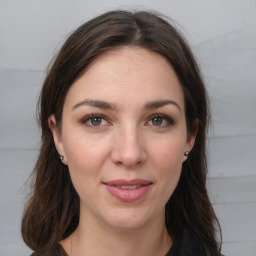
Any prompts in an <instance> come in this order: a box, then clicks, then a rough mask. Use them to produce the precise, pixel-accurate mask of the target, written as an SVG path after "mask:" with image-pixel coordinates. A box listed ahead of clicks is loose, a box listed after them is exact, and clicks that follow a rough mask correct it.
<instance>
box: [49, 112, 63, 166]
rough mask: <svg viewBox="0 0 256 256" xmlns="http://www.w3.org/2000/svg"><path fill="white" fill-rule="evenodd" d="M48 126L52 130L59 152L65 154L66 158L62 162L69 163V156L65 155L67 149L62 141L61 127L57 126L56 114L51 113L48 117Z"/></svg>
mask: <svg viewBox="0 0 256 256" xmlns="http://www.w3.org/2000/svg"><path fill="white" fill-rule="evenodd" d="M48 126H49V128H50V130H51V131H52V136H53V140H54V144H55V147H56V149H57V151H58V153H59V155H61V156H63V157H64V159H63V160H62V163H64V164H67V163H66V161H67V158H66V156H65V151H64V147H63V142H62V136H61V132H60V129H59V127H58V126H57V122H56V118H55V116H54V115H50V116H49V118H48Z"/></svg>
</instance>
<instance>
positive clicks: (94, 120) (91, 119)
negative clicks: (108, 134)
mask: <svg viewBox="0 0 256 256" xmlns="http://www.w3.org/2000/svg"><path fill="white" fill-rule="evenodd" d="M81 123H82V124H85V125H86V126H89V127H100V126H104V125H108V122H107V120H106V118H105V117H104V116H102V115H95V114H92V115H89V116H86V117H84V118H83V119H82V120H81Z"/></svg>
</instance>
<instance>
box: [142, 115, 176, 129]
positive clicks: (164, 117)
mask: <svg viewBox="0 0 256 256" xmlns="http://www.w3.org/2000/svg"><path fill="white" fill-rule="evenodd" d="M154 117H161V118H163V119H164V120H166V121H167V122H168V125H167V126H169V125H175V123H176V122H175V121H174V119H173V118H171V117H170V116H168V115H165V114H160V113H157V114H153V115H151V116H149V117H148V119H147V122H146V123H148V122H149V121H151V120H152V119H153V118H154ZM167 126H155V127H156V128H163V127H167Z"/></svg>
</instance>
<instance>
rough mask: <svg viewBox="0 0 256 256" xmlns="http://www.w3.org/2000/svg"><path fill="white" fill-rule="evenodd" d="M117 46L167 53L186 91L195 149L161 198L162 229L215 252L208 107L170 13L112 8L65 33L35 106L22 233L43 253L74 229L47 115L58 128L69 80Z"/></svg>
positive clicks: (75, 212) (75, 217)
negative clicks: (34, 147)
mask: <svg viewBox="0 0 256 256" xmlns="http://www.w3.org/2000/svg"><path fill="white" fill-rule="evenodd" d="M122 46H131V47H142V48H145V49H148V50H150V51H154V52H157V53H159V54H161V55H162V56H164V57H165V58H166V59H167V60H168V61H169V62H170V64H171V65H172V67H173V68H174V70H175V72H176V75H177V77H178V78H179V81H180V85H181V87H182V90H183V93H184V99H185V112H186V113H185V114H186V123H187V130H188V133H190V134H192V133H193V132H194V125H193V123H194V120H195V119H196V118H198V119H199V127H198V131H197V138H196V141H195V145H194V148H193V150H192V152H191V153H190V155H189V157H188V159H187V161H185V162H184V164H183V166H182V172H181V177H180V180H179V183H178V185H177V187H176V189H175V191H174V193H173V194H172V196H171V197H170V199H169V201H168V203H167V204H166V211H165V212H166V214H165V216H166V228H167V230H168V232H169V234H170V235H171V236H172V238H173V239H179V238H180V237H181V236H182V232H183V230H184V227H185V226H186V227H189V228H190V229H192V230H193V231H194V233H196V235H197V236H198V237H199V239H200V241H201V243H202V245H203V246H204V247H205V249H207V251H208V252H210V253H211V255H219V252H220V245H221V241H218V240H221V231H220V225H219V222H218V220H217V217H216V215H215V213H214V209H213V207H212V204H211V202H210V200H209V197H208V194H207V190H206V174H207V159H206V146H205V144H206V132H207V126H208V122H209V107H208V97H207V93H206V90H205V85H204V81H203V79H202V76H201V74H200V71H199V68H198V65H197V63H196V61H195V58H194V57H193V54H192V52H191V50H190V48H189V46H188V44H187V42H186V40H185V39H184V38H183V36H182V35H181V33H180V32H179V31H178V30H177V29H176V28H175V27H174V26H173V25H171V24H170V21H167V18H165V17H163V16H161V15H160V14H157V13H153V12H146V11H140V12H128V11H120V10H117V11H111V12H107V13H104V14H102V15H100V16H98V17H96V18H94V19H92V20H90V21H88V22H86V23H85V24H83V25H82V26H80V27H79V28H78V29H76V30H75V31H74V32H73V33H72V34H71V35H70V36H69V37H68V38H67V40H66V42H65V43H64V45H63V46H62V48H61V49H60V51H59V53H58V54H57V56H56V57H55V58H54V60H53V62H52V64H51V66H50V67H49V69H48V72H47V76H46V79H45V81H44V84H43V87H42V91H41V95H40V99H39V104H38V119H39V124H40V127H41V130H42V135H41V136H42V137H41V147H40V153H39V156H38V160H37V162H36V164H35V167H34V170H33V176H32V177H33V183H32V184H33V186H32V191H31V194H30V195H29V199H28V201H27V203H26V207H25V210H24V214H23V219H22V228H21V230H22V236H23V239H24V241H25V243H26V244H27V245H28V246H29V247H30V248H31V249H32V250H34V251H44V250H47V249H49V248H51V247H53V246H54V245H55V244H56V243H57V242H59V241H60V240H62V239H64V238H66V237H68V236H69V235H70V234H71V233H72V232H74V230H75V229H76V227H77V225H78V222H79V196H78V194H77V193H76V191H75V189H74V187H73V185H72V182H71V179H70V175H69V171H68V167H67V166H66V165H64V164H62V163H61V161H60V160H59V156H58V152H57V150H56V148H55V145H54V141H53V137H52V133H51V131H50V129H49V127H48V117H49V116H50V115H51V114H54V115H55V117H56V121H57V124H58V125H59V127H61V119H62V110H63V105H64V101H65V97H66V94H67V92H68V90H69V88H70V86H72V84H73V83H74V81H75V80H76V79H78V78H79V77H80V76H81V75H82V74H83V73H84V72H86V68H87V67H88V65H90V64H91V63H92V62H93V61H94V60H95V59H96V58H97V57H98V56H99V55H101V54H103V53H104V52H107V51H108V50H110V49H113V48H115V47H122ZM218 234H220V236H217V235H218Z"/></svg>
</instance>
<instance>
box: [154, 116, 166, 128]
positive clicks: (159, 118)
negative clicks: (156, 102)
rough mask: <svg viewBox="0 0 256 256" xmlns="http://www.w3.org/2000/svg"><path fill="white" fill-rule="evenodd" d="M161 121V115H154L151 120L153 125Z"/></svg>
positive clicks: (159, 123)
mask: <svg viewBox="0 0 256 256" xmlns="http://www.w3.org/2000/svg"><path fill="white" fill-rule="evenodd" d="M162 122H163V119H162V118H161V117H154V118H153V120H152V123H153V125H157V126H159V125H161V124H162Z"/></svg>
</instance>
